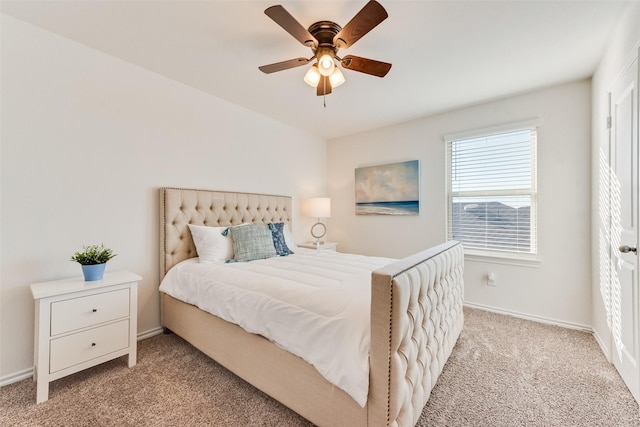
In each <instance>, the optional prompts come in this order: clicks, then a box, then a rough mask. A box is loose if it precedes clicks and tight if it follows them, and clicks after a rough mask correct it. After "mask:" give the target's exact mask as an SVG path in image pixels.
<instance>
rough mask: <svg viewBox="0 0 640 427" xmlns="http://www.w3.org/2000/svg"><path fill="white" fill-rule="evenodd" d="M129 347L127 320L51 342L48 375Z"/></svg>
mask: <svg viewBox="0 0 640 427" xmlns="http://www.w3.org/2000/svg"><path fill="white" fill-rule="evenodd" d="M128 346H129V320H128V319H125V320H121V321H120V322H116V323H111V324H108V325H104V326H100V327H97V328H94V329H89V330H87V331H83V332H79V333H77V334H73V335H68V336H66V337H61V338H56V339H54V340H51V349H50V364H49V373H54V372H57V371H60V370H62V369H65V368H69V367H71V366H74V365H78V364H80V363H82V362H86V361H88V360H92V359H95V358H97V357H100V356H104V355H105V354H109V353H112V352H114V351H118V350H121V349H124V348H127V347H128Z"/></svg>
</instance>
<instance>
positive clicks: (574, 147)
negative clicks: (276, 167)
mask: <svg viewBox="0 0 640 427" xmlns="http://www.w3.org/2000/svg"><path fill="white" fill-rule="evenodd" d="M590 91H591V82H590V80H582V81H578V82H573V83H568V84H564V85H560V86H556V87H552V88H548V89H545V90H540V91H537V92H533V93H529V94H524V95H519V96H513V97H510V98H506V99H502V100H497V101H494V102H489V103H486V104H482V105H477V106H472V107H469V108H465V109H461V110H457V111H453V112H449V113H446V114H440V115H436V116H432V117H427V118H423V119H419V120H415V121H412V122H408V123H404V124H401V125H397V126H392V127H387V128H383V129H377V130H374V131H370V132H367V133H363V134H358V135H352V136H349V137H348V138H342V139H336V140H331V141H329V143H328V154H327V162H328V165H329V167H328V170H327V176H328V191H329V196H330V197H331V199H332V215H331V218H330V220H329V222H328V230H329V231H328V235H329V238H330V240H332V241H336V242H339V244H340V246H339V249H340V250H342V251H347V252H358V253H364V254H368V255H379V256H391V257H403V256H406V255H409V254H410V253H413V252H417V251H419V250H422V249H425V248H427V247H429V246H432V245H434V244H437V243H439V242H442V241H444V240H445V239H446V229H445V220H446V218H445V203H446V194H445V143H444V141H443V136H444V135H446V134H449V133H455V132H461V131H465V130H473V129H479V128H485V127H490V126H495V125H500V124H505V123H510V122H516V121H522V120H528V119H539V120H540V127H539V128H538V194H539V195H538V203H539V206H538V236H539V257H540V259H541V261H542V262H541V263H540V264H539V265H538V266H537V267H536V268H531V267H522V266H514V265H504V264H494V263H491V264H490V263H485V262H477V261H469V260H466V261H465V276H464V278H465V300H466V302H468V303H473V304H478V305H483V306H486V307H491V308H494V309H499V310H502V311H510V312H514V313H518V314H522V315H527V316H530V317H538V318H540V319H545V320H552V321H557V322H558V323H564V324H566V325H571V326H577V327H588V326H589V325H590V324H591V289H590V283H591V270H590V266H589V264H590V253H591V252H590V244H591V238H590V228H589V227H590V220H591V213H590V184H591V183H590V161H591V156H590V141H591V134H590V126H591V125H590V120H591V96H590ZM413 159H418V160H420V167H421V184H422V188H421V195H420V197H421V200H420V205H421V214H420V216H414V217H395V216H356V215H355V213H354V198H355V196H354V183H353V181H354V169H355V168H357V167H362V166H370V165H376V164H385V163H393V162H398V161H405V160H413ZM490 271H492V272H494V273H495V276H496V280H497V286H496V287H488V286H487V285H486V281H485V277H486V274H487V273H488V272H490Z"/></svg>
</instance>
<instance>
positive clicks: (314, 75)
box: [304, 64, 321, 87]
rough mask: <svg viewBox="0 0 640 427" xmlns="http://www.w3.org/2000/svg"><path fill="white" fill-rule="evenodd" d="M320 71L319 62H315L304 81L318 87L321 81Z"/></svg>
mask: <svg viewBox="0 0 640 427" xmlns="http://www.w3.org/2000/svg"><path fill="white" fill-rule="evenodd" d="M320 77H321V76H320V71H318V64H313V67H311V68H309V71H307V74H305V75H304V82H305V83H306V84H308V85H309V86H312V87H318V83H319V82H320Z"/></svg>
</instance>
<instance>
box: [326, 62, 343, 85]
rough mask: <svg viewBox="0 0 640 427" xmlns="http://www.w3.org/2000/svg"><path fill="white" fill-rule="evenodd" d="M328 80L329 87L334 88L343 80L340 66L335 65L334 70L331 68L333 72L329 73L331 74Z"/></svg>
mask: <svg viewBox="0 0 640 427" xmlns="http://www.w3.org/2000/svg"><path fill="white" fill-rule="evenodd" d="M329 81H330V82H331V87H333V88H336V87H338V86H340V85H342V84H343V83H344V82H345V80H344V74H342V71H340V68H338V67H335V70H333V73H332V74H331V76H329Z"/></svg>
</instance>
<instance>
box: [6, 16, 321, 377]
mask: <svg viewBox="0 0 640 427" xmlns="http://www.w3.org/2000/svg"><path fill="white" fill-rule="evenodd" d="M1 23H2V123H1V125H2V134H1V137H2V146H1V148H2V150H1V161H2V163H1V167H2V170H1V180H2V181H1V217H0V219H1V221H0V226H1V233H2V234H1V236H2V242H1V252H0V254H1V262H0V268H1V271H0V273H1V274H0V277H1V282H0V285H1V290H2V293H1V305H0V306H1V313H0V321H1V325H0V346H1V349H0V357H1V359H0V380H2V379H3V378H5V379H6V378H8V377H11V376H19V374H20V373H21V372H22V373H24V372H25V371H27V370H28V369H30V368H31V367H32V366H33V356H32V354H33V353H32V352H33V300H32V298H31V293H30V290H29V284H30V283H33V282H38V281H45V280H53V279H59V278H64V277H70V276H79V275H80V274H81V272H80V267H79V265H78V264H76V263H72V262H70V261H69V257H70V256H71V254H72V253H73V252H75V251H76V250H78V249H81V248H82V245H86V244H94V243H104V244H105V245H107V246H109V247H111V248H113V249H114V250H115V252H116V253H117V254H118V256H117V257H116V258H114V259H113V260H112V261H110V262H109V264H108V266H107V270H118V269H127V270H131V271H134V272H136V273H138V274H140V275H141V276H142V277H143V278H144V279H143V280H142V282H141V284H140V285H141V286H140V288H139V289H140V295H139V307H138V311H139V315H138V316H139V317H138V319H139V322H138V330H139V331H140V332H144V331H149V330H153V329H154V328H157V327H158V326H159V302H158V301H159V300H158V291H157V288H158V270H159V267H158V265H159V261H158V257H159V251H158V242H159V237H158V228H159V225H158V190H157V189H158V188H159V187H161V186H182V187H189V188H206V189H218V190H231V191H249V192H262V193H269V194H287V195H292V196H293V197H294V218H295V221H294V224H295V228H294V234H296V236H301V237H300V239H304V238H305V237H306V236H304V235H303V233H302V230H303V229H304V230H306V229H307V228H308V225H307V224H306V223H305V221H298V219H297V207H298V203H297V202H298V201H299V200H300V198H302V197H307V196H310V195H317V194H323V193H324V192H325V185H326V144H325V141H324V140H322V139H320V138H317V137H314V136H311V135H309V134H306V133H303V132H302V131H299V130H296V129H293V128H291V127H287V126H285V125H282V124H280V123H277V122H274V121H273V120H271V119H268V118H266V117H264V116H261V115H258V114H255V113H252V112H249V111H247V110H244V109H242V108H240V107H238V106H235V105H233V104H229V103H227V102H225V101H222V100H220V99H217V98H214V97H211V96H209V95H207V94H205V93H203V92H200V91H198V90H195V89H193V88H190V87H187V86H184V85H182V84H180V83H177V82H175V81H172V80H170V79H167V78H165V77H162V76H160V75H157V74H154V73H151V72H149V71H147V70H145V69H141V68H139V67H136V66H134V65H132V64H129V63H126V62H124V61H121V60H119V59H117V58H114V57H111V56H108V55H105V54H103V53H101V52H99V51H96V50H93V49H90V48H87V47H85V46H82V45H79V44H77V43H75V42H72V41H69V40H67V39H65V38H62V37H59V36H57V35H54V34H52V33H49V32H46V31H43V30H41V29H39V28H37V27H34V26H31V25H29V24H26V23H24V22H22V21H19V20H16V19H14V18H12V17H9V16H6V15H2V22H1Z"/></svg>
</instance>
